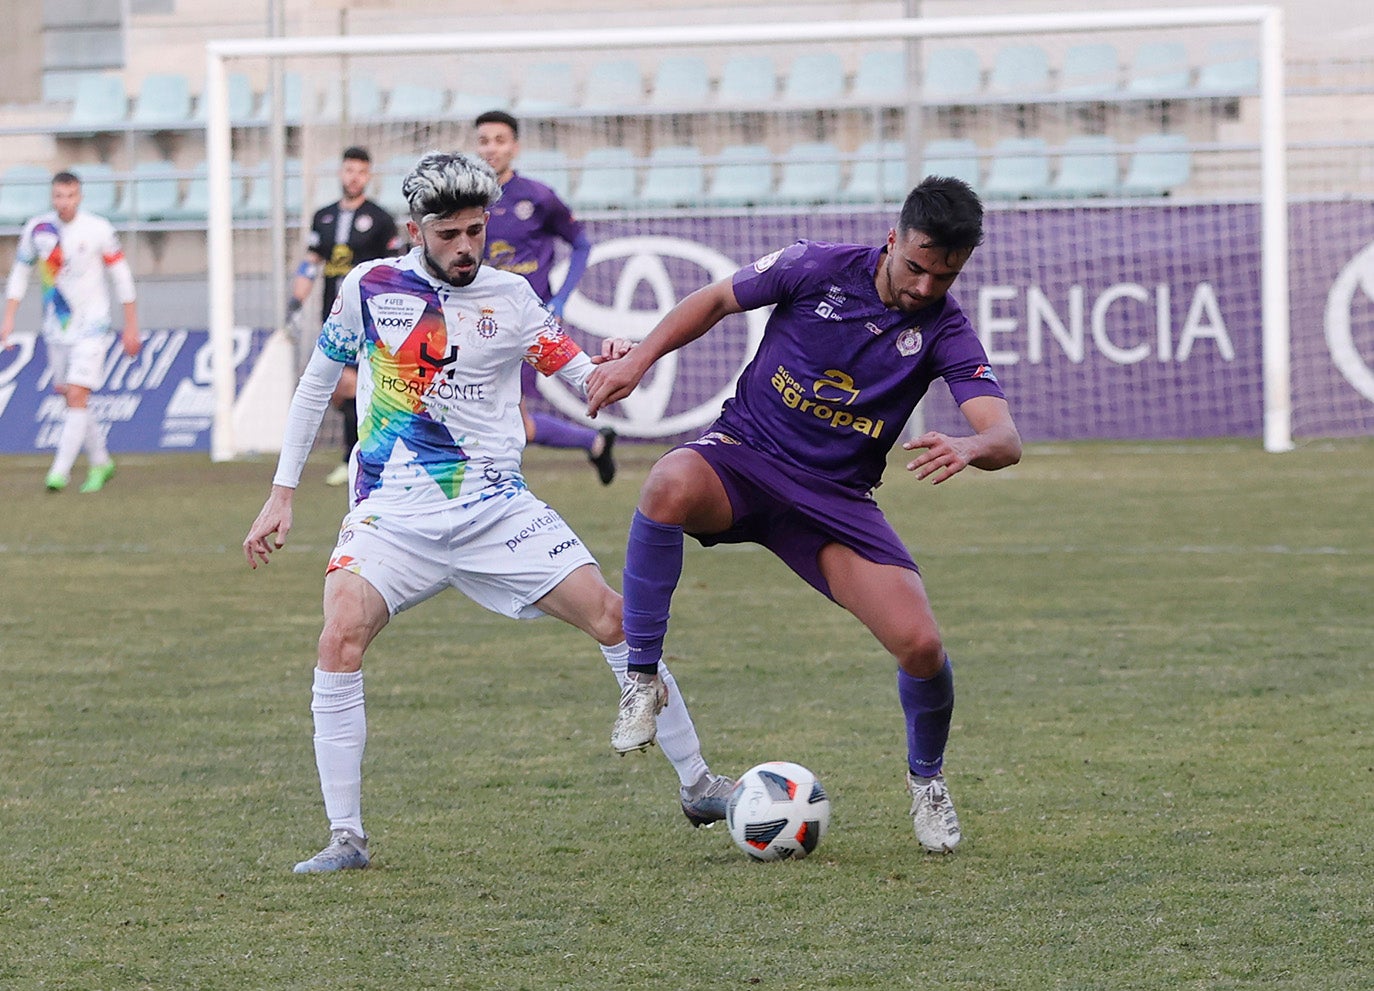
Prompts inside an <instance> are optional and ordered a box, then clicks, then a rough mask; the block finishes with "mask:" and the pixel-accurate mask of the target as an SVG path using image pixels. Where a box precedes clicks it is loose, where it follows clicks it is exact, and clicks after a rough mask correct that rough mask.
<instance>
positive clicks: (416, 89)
mask: <svg viewBox="0 0 1374 991" xmlns="http://www.w3.org/2000/svg"><path fill="white" fill-rule="evenodd" d="M447 106H448V94H447V93H445V92H444V91H443V90H442V89H439V88H437V87H434V86H425V85H422V84H420V83H397V84H396V85H395V86H393V87H392V88H391V92H390V93H388V94H387V99H386V110H385V111H384V112H383V113H382V117H383V118H384V119H385V120H405V121H422V122H427V121H435V120H438V119H439V118H440V117H443V116H444V112H445V109H446V108H447Z"/></svg>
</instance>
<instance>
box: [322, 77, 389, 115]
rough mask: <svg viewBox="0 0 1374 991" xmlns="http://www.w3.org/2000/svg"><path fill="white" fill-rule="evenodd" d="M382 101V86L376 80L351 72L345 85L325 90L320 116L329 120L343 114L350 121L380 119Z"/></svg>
mask: <svg viewBox="0 0 1374 991" xmlns="http://www.w3.org/2000/svg"><path fill="white" fill-rule="evenodd" d="M383 103H384V100H383V97H382V87H381V85H380V84H379V83H378V82H377V80H376V79H374V78H372V77H371V76H368V75H362V74H359V73H353V74H351V75H350V76H349V77H348V85H347V86H344V87H335V88H332V89H328V90H326V91H325V94H324V103H323V105H322V106H321V107H320V117H321V118H323V119H324V120H329V121H332V120H341V119H343V118H344V117H345V116H347V117H348V119H349V120H351V121H357V120H380V119H381V116H382V110H383Z"/></svg>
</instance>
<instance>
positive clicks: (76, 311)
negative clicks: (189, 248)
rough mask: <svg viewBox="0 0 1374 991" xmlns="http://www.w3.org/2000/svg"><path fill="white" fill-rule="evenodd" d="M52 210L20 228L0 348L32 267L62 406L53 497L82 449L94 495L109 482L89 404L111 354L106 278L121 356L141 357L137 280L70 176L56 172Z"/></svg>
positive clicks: (109, 463) (109, 465) (87, 487)
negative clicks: (117, 315)
mask: <svg viewBox="0 0 1374 991" xmlns="http://www.w3.org/2000/svg"><path fill="white" fill-rule="evenodd" d="M52 206H53V208H52V209H51V210H48V211H45V212H43V213H40V214H39V215H38V216H36V217H34V218H32V219H31V220H30V221H29V222H28V223H27V224H25V225H24V230H23V233H21V234H20V236H19V248H18V251H17V252H16V253H15V257H14V267H13V268H11V269H10V277H9V282H8V284H7V285H6V287H5V316H4V319H3V321H0V348H6V347H9V346H10V336H11V335H12V334H13V333H14V316H15V313H16V312H17V311H18V309H19V304H20V302H21V301H22V300H23V299H24V293H25V292H27V291H28V288H29V275H30V273H31V272H32V271H33V270H34V269H35V268H37V269H38V273H39V281H40V282H41V284H42V286H43V325H42V332H43V340H44V342H45V343H46V345H47V348H48V364H49V366H50V367H51V369H52V381H53V386H54V387H55V388H56V389H57V391H58V392H60V393H62V394H63V395H64V396H65V398H66V400H67V409H66V413H65V414H64V418H63V422H62V432H61V433H60V434H59V435H58V439H57V453H56V454H55V455H54V457H53V462H52V467H51V468H49V469H48V477H47V480H46V483H45V484H46V485H47V487H48V491H50V492H61V491H62V490H63V489H65V488H66V487H67V482H68V480H69V478H70V476H71V471H72V465H74V464H75V463H76V456H77V455H78V454H80V453H81V449H82V448H83V447H84V448H85V449H86V457H87V460H88V461H89V462H90V468H89V471H88V473H87V475H86V481H85V482H84V483H83V484H82V486H81V491H82V492H99V491H100V490H101V489H102V488H104V487H105V483H106V482H108V481H109V480H110V477H111V476H112V475H114V470H115V465H114V460H113V459H112V458H111V457H110V452H109V450H108V449H107V448H106V446H105V436H104V434H103V433H101V431H100V426H99V424H97V423H96V422H95V418H94V417H92V416H91V413H90V410H89V409H88V408H87V404H88V402H89V400H90V397H91V392H92V390H94V389H96V388H98V387H99V386H100V383H101V381H102V379H103V378H104V371H105V354H106V352H107V351H108V350H109V347H110V333H111V329H110V328H111V325H110V293H109V288H108V287H107V285H106V283H105V273H106V272H109V275H110V279H111V280H112V281H113V282H114V286H115V293H116V294H117V295H118V297H119V301H120V302H121V303H123V304H124V333H123V342H124V353H125V354H127V355H128V356H129V357H131V358H132V357H134V356H135V355H137V354H138V352H139V349H140V347H141V343H140V341H139V336H138V311H137V307H136V305H135V303H134V277H133V273H132V272H131V271H130V270H129V263H128V262H127V261H125V259H124V251H123V249H121V248H120V246H119V238H118V236H116V234H115V230H114V227H112V226H111V225H110V222H109V221H108V220H106V219H105V218H104V217H98V216H96V215H95V214H93V213H87V212H86V211H84V210H82V209H81V180H80V179H79V178H77V176H75V175H74V174H72V173H71V172H59V173H57V175H55V176H53V180H52Z"/></svg>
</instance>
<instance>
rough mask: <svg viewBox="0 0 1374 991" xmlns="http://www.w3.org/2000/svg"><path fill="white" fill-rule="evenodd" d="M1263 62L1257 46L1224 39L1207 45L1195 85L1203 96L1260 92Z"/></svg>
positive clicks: (1242, 41)
mask: <svg viewBox="0 0 1374 991" xmlns="http://www.w3.org/2000/svg"><path fill="white" fill-rule="evenodd" d="M1259 85H1260V64H1259V57H1258V56H1257V55H1256V54H1255V46H1254V45H1253V44H1252V43H1251V42H1249V41H1246V40H1240V39H1224V40H1220V41H1213V42H1212V43H1211V44H1210V45H1208V46H1207V54H1206V56H1205V57H1204V61H1203V63H1202V65H1200V66H1199V67H1198V72H1197V82H1196V84H1195V85H1194V88H1195V89H1196V90H1197V92H1198V93H1200V94H1202V95H1203V96H1250V95H1253V94H1256V93H1258V92H1259Z"/></svg>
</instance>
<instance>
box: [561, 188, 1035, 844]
mask: <svg viewBox="0 0 1374 991" xmlns="http://www.w3.org/2000/svg"><path fill="white" fill-rule="evenodd" d="M982 221H983V208H982V204H981V203H980V202H979V200H978V197H977V195H976V194H975V193H974V192H973V190H972V189H970V188H969V186H968V185H967V184H966V183H964V182H962V181H961V180H958V179H951V178H945V177H939V176H932V177H928V178H927V179H925V180H924V181H923V182H922V183H921V184H920V185H919V186H917V187H916V188H915V189H913V190H912V191H911V193H910V195H909V196H908V197H907V199H906V202H905V204H904V205H903V207H902V212H901V215H900V217H899V219H898V223H897V227H896V228H894V229H892V230H890V231H889V232H888V235H887V243H886V244H885V245H882V246H880V247H870V246H864V245H849V244H824V243H820V242H813V241H798V242H796V243H795V244H793V245H791V246H790V247H788V248H785V249H783V250H781V251H777V252H774V253H773V254H770V255H767V256H765V257H763V258H760V259H759V260H758V261H756V262H754V263H753V264H752V265H749V266H746V267H745V268H742V269H740V270H739V271H738V272H736V273H735V274H734V275H733V276H731V277H729V278H726V279H723V280H721V281H719V282H716V283H713V284H711V285H709V286H706V287H705V288H703V289H699V290H697V291H696V292H694V293H692V294H691V295H689V296H687V297H686V298H685V299H683V300H682V301H681V302H679V303H678V304H677V306H675V307H674V308H673V309H672V310H671V311H669V312H668V314H667V315H665V316H664V318H663V319H662V320H661V321H660V322H659V323H658V325H657V326H656V327H655V328H654V329H653V331H652V332H650V334H649V335H648V336H647V337H646V338H645V339H644V340H643V342H641V343H640V344H639V345H638V346H637V347H636V348H635V349H634V350H632V351H631V352H630V353H629V354H628V355H627V356H626V357H624V358H623V359H621V360H619V361H615V362H608V363H606V364H603V365H600V366H598V368H597V369H596V370H594V371H593V372H592V373H591V376H590V378H589V381H588V385H587V411H588V413H589V414H590V415H595V414H596V412H597V411H598V410H599V409H601V408H602V407H604V406H606V405H607V404H608V403H612V402H615V401H617V400H619V399H623V398H624V397H625V396H627V395H629V394H630V392H632V391H633V390H634V388H635V386H636V385H637V384H638V383H639V381H640V379H641V378H642V377H643V376H644V374H645V372H646V371H647V370H648V369H649V367H650V366H651V365H653V363H654V362H655V361H656V360H657V359H658V358H660V357H662V356H663V355H665V354H667V353H669V352H671V351H674V350H676V349H678V348H680V347H683V346H684V345H686V344H688V343H690V342H691V341H694V340H696V339H697V338H698V337H700V336H702V335H703V334H705V333H706V332H707V331H708V330H710V329H711V328H712V327H713V326H715V325H716V324H717V323H718V322H719V321H720V320H721V319H723V318H724V317H725V316H727V315H729V314H732V313H739V312H742V311H744V310H751V309H757V308H758V307H762V306H768V305H773V306H774V307H775V309H774V311H773V313H772V315H771V316H770V317H769V319H768V324H767V327H766V329H765V331H764V335H763V340H762V342H761V343H760V345H759V349H758V353H757V354H756V355H755V356H754V358H753V359H752V360H751V361H750V363H749V365H748V366H747V367H746V368H745V370H744V372H743V374H742V375H741V376H740V379H739V384H738V386H737V388H736V391H735V395H734V397H733V398H732V399H730V400H729V401H728V402H727V403H726V404H725V407H724V409H723V410H722V412H721V415H720V418H719V419H718V420H717V421H716V422H715V423H714V424H713V425H712V426H711V428H710V430H709V431H708V432H707V433H706V434H705V435H704V436H702V437H700V438H698V439H697V440H695V441H692V442H690V443H687V444H683V445H681V446H679V447H676V448H674V449H673V450H671V451H669V452H668V453H667V454H665V455H664V456H663V457H662V458H661V459H660V460H659V461H658V462H657V463H656V464H655V465H654V467H653V469H652V470H651V471H650V473H649V477H648V478H647V479H646V480H645V482H644V486H643V488H642V489H641V491H640V497H639V506H638V509H637V510H636V512H635V514H634V518H633V520H632V522H631V524H630V533H629V540H628V546H627V549H626V560H625V574H624V590H623V594H624V600H625V601H624V626H625V634H626V640H627V641H628V643H629V646H630V659H629V674H628V676H627V682H626V687H625V690H624V692H623V693H622V695H621V699H620V709H619V712H618V714H617V718H616V723H615V728H614V729H613V731H612V734H611V746H612V747H613V748H614V749H615V750H617V751H619V752H620V753H626V752H628V751H632V750H638V749H642V748H644V747H646V746H648V745H649V743H650V742H652V740H653V736H654V717H655V714H656V713H658V712H659V711H661V710H662V709H663V707H664V706H665V704H666V705H672V704H675V703H674V702H673V701H672V700H670V699H669V698H668V696H669V692H668V691H667V690H666V689H665V688H664V686H663V685H662V684H661V682H660V678H659V676H658V675H657V673H656V672H657V669H658V663H659V660H660V658H661V656H662V653H663V641H664V637H665V635H666V633H667V628H668V609H669V604H670V601H671V598H672V593H673V590H674V589H675V588H676V586H677V584H678V581H679V580H680V577H681V573H682V558H683V534H684V533H687V534H690V535H692V536H693V537H694V538H696V539H697V540H698V541H700V542H701V543H702V544H704V545H707V546H710V545H713V544H720V543H740V542H753V543H758V544H762V545H763V546H764V547H767V548H768V549H769V550H771V551H772V552H773V553H774V554H776V555H777V556H778V557H779V558H781V559H782V560H783V562H784V563H786V564H787V565H788V566H789V567H790V568H791V569H792V570H793V571H795V572H796V573H797V574H798V575H799V576H800V577H801V578H803V579H804V580H805V581H806V582H808V583H809V584H810V585H811V586H813V587H814V588H815V589H816V590H817V591H819V592H821V593H822V594H823V595H826V596H827V597H829V598H830V599H831V600H833V601H834V602H835V603H837V604H838V605H840V606H842V607H844V608H845V609H847V610H848V611H849V612H851V613H853V614H854V616H855V617H856V618H857V619H858V620H859V621H860V622H861V623H863V624H864V626H866V627H868V629H869V631H870V632H871V633H872V634H873V635H874V636H875V637H876V638H877V640H878V642H879V643H881V644H882V645H883V647H884V648H886V649H887V651H888V652H889V653H891V654H892V656H893V657H894V658H895V659H896V662H897V690H898V698H899V699H900V702H901V707H902V711H903V713H904V714H905V718H906V732H907V756H908V767H907V775H906V780H907V789H908V791H909V792H910V793H911V796H912V806H911V816H912V823H913V826H914V829H915V832H916V837H917V839H918V840H919V841H920V843H921V845H922V846H923V847H925V848H926V849H927V850H930V851H934V852H941V851H950V850H953V849H954V848H955V846H957V845H958V843H959V840H960V838H961V832H960V827H959V818H958V815H957V814H956V813H955V810H954V805H953V802H952V800H951V799H950V795H949V789H948V788H947V787H946V785H945V780H944V776H943V774H942V768H943V763H944V753H945V745H946V742H947V741H948V738H949V726H950V717H951V715H952V713H953V709H954V679H953V673H952V671H951V668H950V663H949V657H948V655H947V654H946V652H945V647H944V643H943V641H942V640H941V637H940V631H939V627H938V626H937V624H936V620H935V616H934V613H933V611H932V610H931V606H930V601H929V600H928V599H927V597H926V592H925V588H924V585H923V584H922V581H921V575H920V572H919V570H918V569H917V567H916V564H915V562H914V560H913V559H912V557H911V554H910V552H909V551H908V550H907V548H906V547H905V546H904V545H903V543H902V541H901V538H900V537H899V536H898V535H897V533H896V531H895V530H894V529H893V528H892V526H891V524H889V523H888V521H887V519H886V518H885V517H884V515H883V513H882V511H881V510H880V509H879V507H878V504H877V503H876V502H875V501H874V499H873V490H874V489H875V488H876V487H877V486H878V485H879V484H880V483H881V479H882V473H883V469H884V467H885V465H886V461H887V455H888V452H889V451H890V450H891V448H892V445H893V444H894V443H895V441H896V440H897V438H898V436H899V434H900V432H901V429H902V426H903V425H904V424H905V423H906V421H907V419H908V418H909V417H910V415H911V413H912V411H913V410H914V408H915V406H916V403H917V402H918V401H919V400H920V399H921V397H922V396H923V395H924V394H925V392H926V389H927V388H928V387H929V385H930V383H931V382H932V381H934V380H935V379H937V378H943V379H944V380H945V383H946V384H947V385H948V387H949V389H950V392H951V394H952V395H953V397H954V399H955V401H956V402H957V403H958V404H959V409H960V411H961V412H962V413H963V415H964V417H965V419H967V421H968V423H969V426H970V427H972V429H973V433H972V434H971V435H968V436H962V437H952V436H948V435H946V434H943V433H939V432H936V431H928V432H926V433H924V434H922V435H921V436H919V437H917V438H915V439H914V440H909V441H907V442H905V443H904V444H903V445H902V446H903V448H904V449H906V450H919V451H921V453H920V454H919V455H917V456H916V457H915V458H914V460H912V461H911V462H909V463H908V464H907V466H906V467H907V470H908V471H910V472H912V473H913V474H914V475H915V476H916V477H917V478H918V479H929V480H930V481H931V482H933V483H935V484H939V483H941V482H944V481H947V480H948V479H950V478H952V477H953V476H954V475H956V474H957V473H958V472H960V471H962V470H963V469H964V468H966V467H969V466H970V465H972V466H973V467H975V468H982V469H984V470H988V471H992V470H996V469H999V468H1005V467H1007V466H1008V465H1012V464H1015V463H1016V462H1017V461H1019V460H1020V458H1021V438H1020V435H1019V434H1018V432H1017V430H1016V426H1015V423H1014V422H1013V420H1012V416H1011V412H1010V409H1009V407H1008V405H1007V401H1006V399H1005V397H1004V395H1003V393H1002V389H1001V387H1000V386H999V385H998V383H997V379H996V377H995V376H994V375H993V373H992V371H991V369H990V368H989V366H988V359H987V355H986V352H985V351H984V348H983V346H982V344H981V342H980V341H979V339H978V337H977V335H976V334H975V333H974V330H973V327H972V326H971V325H970V323H969V321H968V318H967V317H966V316H965V315H964V311H963V310H962V309H961V308H960V306H959V303H958V301H957V300H955V299H954V298H953V297H951V296H949V295H948V291H949V288H950V286H951V285H952V284H953V282H954V280H955V279H956V278H957V277H958V275H959V272H960V270H961V269H962V268H963V266H964V264H965V263H966V262H967V261H968V259H969V257H970V256H971V255H972V253H973V250H974V248H975V247H977V245H978V244H980V243H981V242H982V239H983V227H982Z"/></svg>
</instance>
